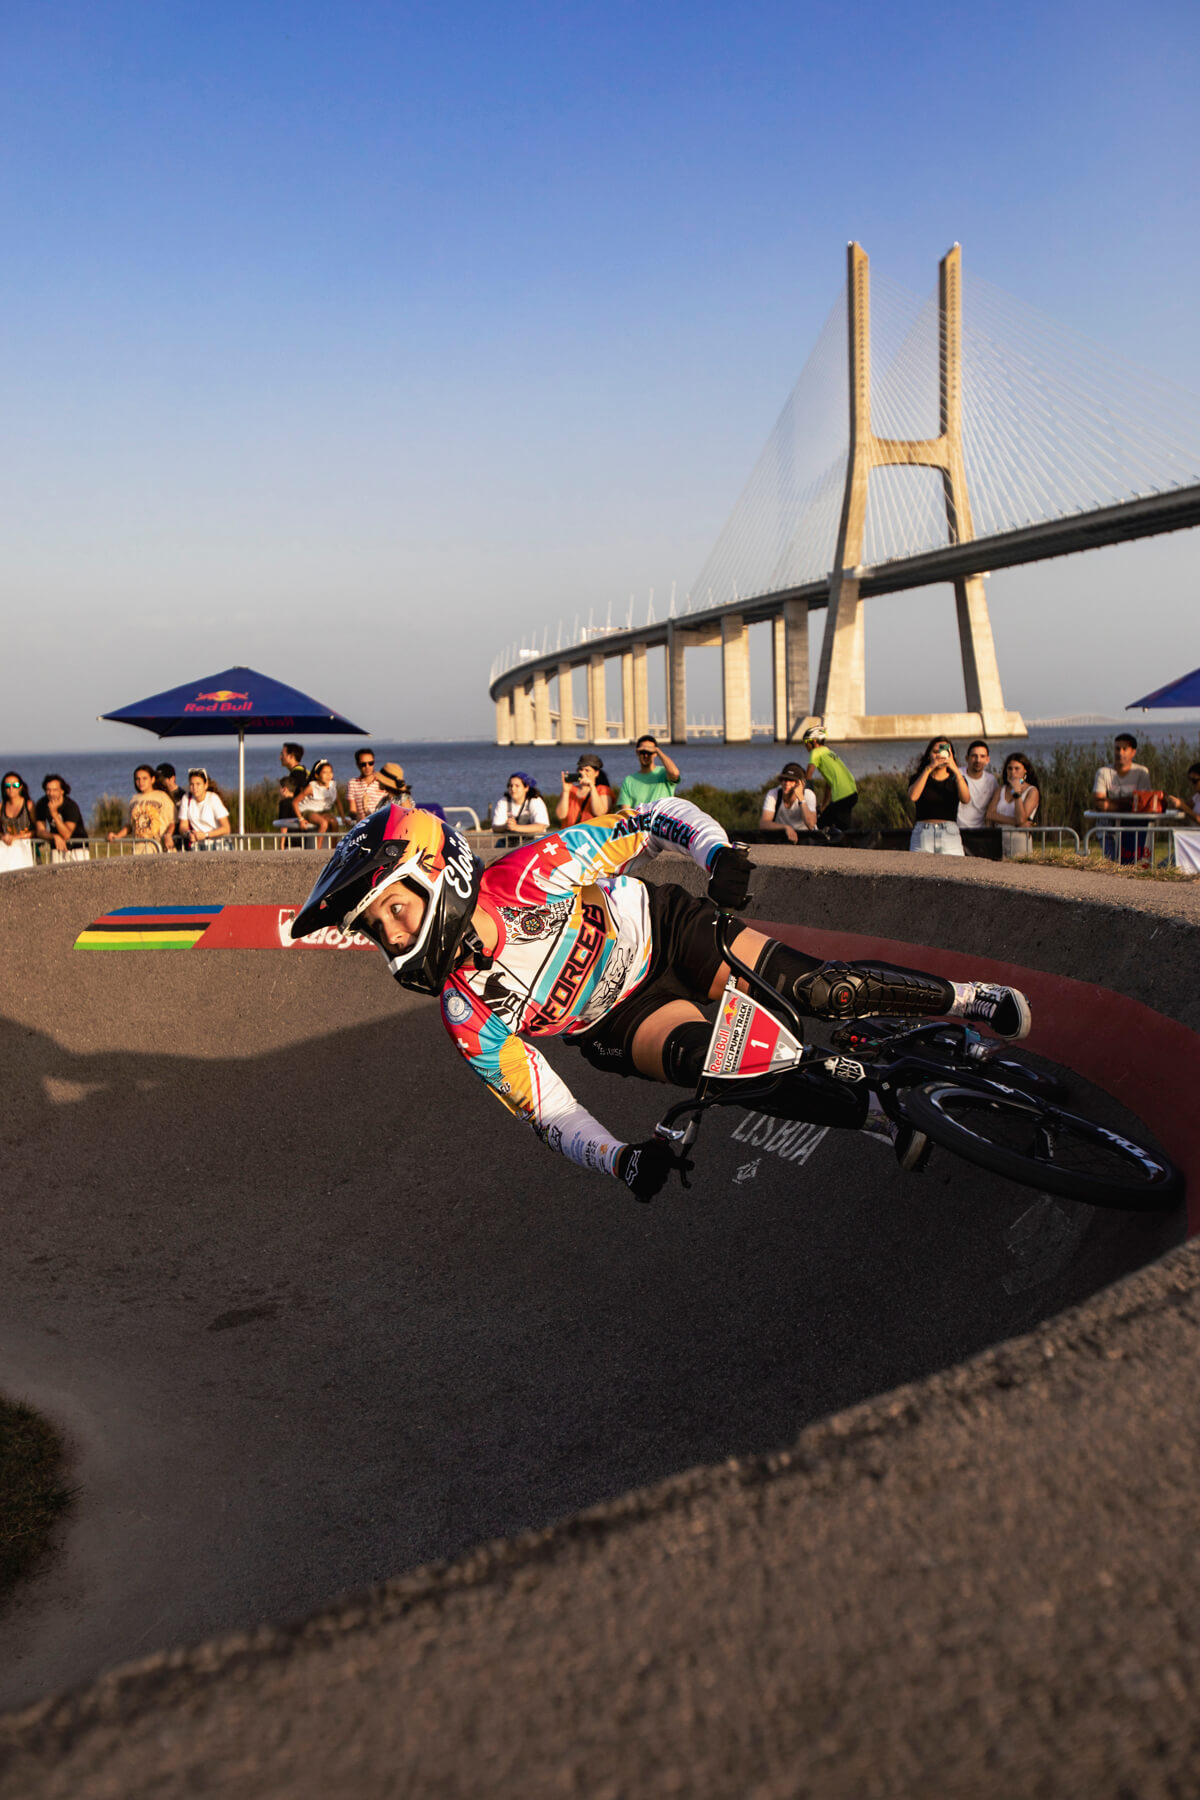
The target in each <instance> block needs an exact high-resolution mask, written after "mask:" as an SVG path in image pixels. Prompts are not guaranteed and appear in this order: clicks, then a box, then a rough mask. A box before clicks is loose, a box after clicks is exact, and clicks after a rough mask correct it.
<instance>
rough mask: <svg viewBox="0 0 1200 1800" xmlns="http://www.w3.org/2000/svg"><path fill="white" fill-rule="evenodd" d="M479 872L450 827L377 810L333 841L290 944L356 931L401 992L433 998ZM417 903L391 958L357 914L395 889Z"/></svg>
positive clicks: (399, 810)
mask: <svg viewBox="0 0 1200 1800" xmlns="http://www.w3.org/2000/svg"><path fill="white" fill-rule="evenodd" d="M482 874H483V864H482V863H481V862H480V860H479V858H478V857H477V856H473V855H472V854H471V848H470V845H469V844H468V843H467V840H466V839H465V838H464V837H463V836H462V834H461V833H460V832H457V831H455V829H454V827H453V826H452V825H447V824H445V823H444V822H443V821H442V820H441V819H438V818H435V817H434V815H433V814H432V813H427V812H422V811H421V810H420V808H419V807H411V806H382V807H380V808H379V810H378V811H377V812H373V813H371V814H370V815H369V817H367V818H365V819H363V821H362V822H361V824H358V825H355V826H354V828H353V830H351V831H348V832H347V833H346V835H345V837H344V838H342V839H341V841H340V843H339V844H338V846H337V848H336V850H335V851H334V853H333V855H332V856H331V857H330V859H329V861H328V862H327V863H326V865H325V867H324V868H323V869H322V871H321V873H320V875H319V876H318V877H317V882H316V886H315V887H314V888H313V891H312V893H311V894H310V895H309V896H308V899H307V900H306V901H305V902H304V905H303V906H302V907H301V908H300V911H299V912H298V913H297V914H296V917H295V918H294V919H293V920H292V936H293V938H302V937H308V936H309V935H310V934H311V933H312V932H314V931H319V930H320V929H321V927H322V926H323V925H336V926H338V927H339V928H340V929H341V930H342V931H361V932H363V933H364V934H365V935H366V936H367V937H371V938H374V939H375V942H376V943H377V944H378V945H379V946H380V948H381V949H382V950H383V952H384V955H385V956H386V957H387V962H388V968H389V969H390V970H391V972H392V974H393V975H394V976H395V977H396V980H397V981H398V982H400V983H401V985H402V986H403V987H408V988H415V989H416V990H417V992H418V993H422V994H437V993H440V992H441V989H442V986H443V983H444V982H445V980H446V977H447V976H448V975H449V974H450V973H451V971H452V970H453V968H454V965H455V961H456V957H457V952H458V949H459V946H460V944H461V943H462V940H463V938H464V936H465V935H466V933H467V930H468V928H469V926H470V923H471V915H472V914H473V913H474V911H475V902H476V900H477V899H478V897H479V882H480V878H481V876H482ZM399 881H403V882H406V883H407V884H408V885H409V886H410V887H411V888H413V889H415V890H416V892H417V893H420V894H424V896H425V915H424V917H423V919H422V921H421V928H420V930H419V931H418V932H417V935H416V937H415V938H414V939H413V941H412V943H411V944H410V945H409V947H408V949H407V950H400V951H393V950H392V948H391V946H390V945H389V944H388V943H387V942H386V941H385V939H384V937H383V934H382V932H381V930H380V929H379V927H378V926H377V925H375V924H374V923H373V922H372V921H371V920H367V919H364V918H363V917H362V914H363V913H364V911H365V909H366V908H367V907H368V906H369V905H370V904H371V902H372V901H373V900H377V899H378V898H379V896H380V894H382V893H383V892H384V891H385V890H386V889H387V888H390V887H392V886H393V885H394V884H395V883H396V882H399Z"/></svg>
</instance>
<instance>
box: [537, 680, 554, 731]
mask: <svg viewBox="0 0 1200 1800" xmlns="http://www.w3.org/2000/svg"><path fill="white" fill-rule="evenodd" d="M533 741H534V743H535V744H552V743H553V742H554V733H553V731H552V730H551V729H550V684H549V682H548V681H547V679H546V676H545V675H544V674H542V673H541V672H540V671H539V673H538V674H536V675H535V676H534V678H533Z"/></svg>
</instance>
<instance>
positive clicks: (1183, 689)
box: [1125, 669, 1200, 712]
mask: <svg viewBox="0 0 1200 1800" xmlns="http://www.w3.org/2000/svg"><path fill="white" fill-rule="evenodd" d="M1138 706H1140V707H1141V709H1142V711H1143V712H1148V711H1149V710H1150V708H1151V707H1152V706H1163V707H1166V706H1200V669H1193V670H1192V671H1191V673H1190V674H1188V675H1181V676H1180V677H1179V679H1178V680H1177V681H1169V682H1168V683H1167V685H1166V687H1160V688H1155V690H1154V692H1153V693H1152V694H1143V695H1142V697H1141V699H1140V700H1131V701H1130V702H1129V705H1128V706H1127V707H1126V708H1125V711H1126V712H1132V711H1133V710H1134V708H1135V707H1138Z"/></svg>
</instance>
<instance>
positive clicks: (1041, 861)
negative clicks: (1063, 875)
mask: <svg viewBox="0 0 1200 1800" xmlns="http://www.w3.org/2000/svg"><path fill="white" fill-rule="evenodd" d="M1012 860H1013V861H1014V862H1018V863H1034V864H1036V865H1039V866H1040V867H1042V868H1053V869H1082V870H1083V871H1084V872H1085V873H1090V874H1092V875H1119V876H1120V877H1121V879H1122V880H1123V881H1195V879H1196V877H1195V876H1194V875H1191V874H1189V873H1188V871H1187V870H1186V869H1176V868H1174V867H1172V868H1164V867H1162V866H1161V865H1160V866H1159V867H1158V868H1153V869H1152V868H1148V867H1147V866H1146V865H1145V864H1139V863H1117V862H1110V861H1109V860H1108V858H1107V857H1106V856H1103V855H1102V854H1101V853H1100V851H1099V850H1093V851H1092V852H1091V854H1090V855H1089V856H1082V855H1077V854H1076V852H1075V851H1074V850H1055V849H1049V850H1037V851H1034V852H1033V853H1032V854H1031V855H1029V856H1014V857H1013V859H1012Z"/></svg>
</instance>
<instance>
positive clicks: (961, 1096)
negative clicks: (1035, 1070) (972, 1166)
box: [896, 1080, 1183, 1212]
mask: <svg viewBox="0 0 1200 1800" xmlns="http://www.w3.org/2000/svg"><path fill="white" fill-rule="evenodd" d="M896 1106H897V1110H898V1111H899V1112H900V1113H902V1115H903V1117H904V1118H905V1119H906V1120H907V1122H908V1123H909V1124H910V1125H914V1126H915V1127H916V1128H917V1129H918V1130H919V1131H923V1132H925V1134H926V1136H928V1137H929V1138H931V1139H932V1140H933V1142H934V1143H935V1144H939V1145H941V1146H942V1147H943V1148H944V1149H946V1150H952V1151H954V1153H955V1154H956V1155H957V1156H961V1157H962V1158H963V1159H964V1160H965V1161H966V1162H973V1163H978V1164H979V1166H980V1167H981V1168H984V1169H990V1170H991V1171H992V1173H993V1174H995V1175H1004V1176H1007V1177H1008V1179H1009V1180H1010V1181H1017V1182H1020V1183H1021V1184H1022V1185H1023V1186H1025V1187H1032V1188H1037V1189H1039V1190H1040V1191H1041V1192H1042V1193H1046V1194H1056V1195H1058V1196H1060V1197H1061V1198H1062V1199H1064V1200H1085V1201H1087V1202H1088V1204H1089V1205H1091V1206H1108V1207H1116V1208H1118V1209H1120V1210H1123V1211H1129V1212H1166V1211H1168V1210H1169V1209H1170V1208H1172V1207H1174V1206H1176V1205H1177V1204H1178V1202H1179V1201H1180V1199H1181V1198H1182V1195H1183V1177H1182V1176H1181V1175H1180V1173H1179V1171H1178V1169H1177V1168H1176V1167H1175V1165H1174V1164H1173V1163H1171V1162H1169V1161H1168V1160H1167V1158H1166V1157H1165V1156H1163V1155H1161V1154H1160V1152H1158V1151H1157V1150H1151V1149H1150V1148H1149V1146H1148V1145H1145V1144H1141V1143H1139V1142H1138V1141H1137V1140H1136V1139H1134V1138H1131V1137H1128V1136H1127V1135H1126V1134H1124V1133H1123V1132H1117V1131H1110V1130H1109V1129H1108V1127H1107V1126H1104V1125H1096V1124H1094V1123H1093V1122H1092V1121H1091V1120H1090V1119H1081V1118H1079V1117H1078V1115H1077V1114H1075V1113H1069V1112H1065V1111H1064V1110H1063V1109H1062V1108H1061V1107H1059V1106H1054V1105H1051V1104H1049V1103H1048V1102H1046V1101H1044V1100H1041V1099H1038V1098H1037V1097H1036V1096H1034V1095H1032V1094H1020V1093H1007V1094H1006V1093H999V1092H997V1091H996V1089H994V1088H986V1087H983V1086H979V1087H974V1086H971V1085H969V1084H967V1083H964V1082H956V1081H937V1080H935V1081H925V1082H922V1083H920V1084H919V1085H918V1086H915V1087H910V1088H905V1089H904V1090H903V1091H902V1092H900V1093H898V1094H897V1095H896Z"/></svg>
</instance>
